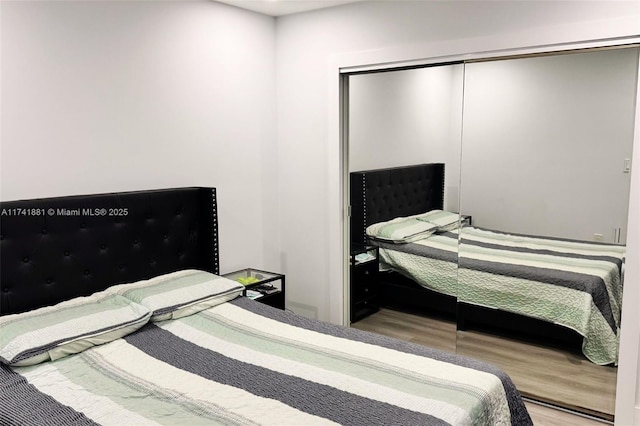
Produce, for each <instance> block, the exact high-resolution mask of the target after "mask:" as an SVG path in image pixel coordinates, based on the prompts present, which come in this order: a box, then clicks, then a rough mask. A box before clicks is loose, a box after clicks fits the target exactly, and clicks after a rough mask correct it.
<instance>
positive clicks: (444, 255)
mask: <svg viewBox="0 0 640 426" xmlns="http://www.w3.org/2000/svg"><path fill="white" fill-rule="evenodd" d="M462 83H463V65H462V64H447V65H441V66H434V67H426V68H419V69H406V70H398V71H387V72H378V73H365V74H358V75H351V76H349V81H348V86H349V90H348V98H349V118H348V128H349V150H348V160H349V161H348V164H349V172H350V175H351V180H350V183H351V185H350V192H351V216H352V220H351V236H350V251H351V256H350V298H351V302H350V307H351V322H352V326H354V327H357V328H361V329H365V330H369V331H374V332H378V333H383V334H387V335H389V336H392V337H397V338H400V339H403V340H410V341H413V342H416V343H420V344H424V345H428V346H431V347H434V348H437V349H441V350H446V351H450V352H454V351H455V339H456V331H455V330H456V321H455V310H456V296H455V294H456V288H457V240H458V237H457V234H453V233H451V234H449V235H447V236H446V237H445V236H444V235H443V236H441V237H439V238H441V241H438V242H437V247H432V246H429V245H422V243H424V242H426V241H427V240H418V239H415V240H413V239H411V238H410V239H411V244H395V243H394V242H392V241H386V242H385V240H380V241H379V243H378V244H376V246H375V247H370V246H369V245H368V243H367V239H366V232H367V230H366V228H367V227H368V226H369V225H371V224H373V223H378V222H381V221H389V220H393V219H394V218H396V217H406V216H412V215H416V214H420V213H425V211H427V210H433V209H445V210H449V211H458V198H459V191H458V187H459V181H460V143H461V128H462V121H461V119H462ZM416 223H417V225H418V226H421V225H422V224H423V223H422V222H418V221H416ZM424 225H426V223H424ZM414 231H415V230H412V231H411V232H414ZM401 234H402V230H397V232H395V234H394V235H389V238H390V239H391V240H393V239H394V238H395V239H398V238H399V239H401V240H402V238H403V237H406V235H405V236H403V235H401ZM410 237H413V236H410ZM428 241H429V242H430V241H431V239H430V240H428ZM414 250H418V252H419V251H430V252H433V251H438V253H439V257H438V258H437V259H435V260H433V259H432V260H428V261H427V263H428V265H427V266H428V271H427V272H425V271H424V270H423V269H421V267H420V265H419V263H420V261H421V259H424V258H422V257H421V256H419V253H415V252H414ZM416 262H417V263H418V265H417V266H418V267H417V268H416ZM380 267H381V268H380ZM390 268H392V269H393V271H391V270H389V269H390ZM379 269H382V271H380V272H378V270H379Z"/></svg>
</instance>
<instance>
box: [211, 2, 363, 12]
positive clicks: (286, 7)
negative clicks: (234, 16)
mask: <svg viewBox="0 0 640 426" xmlns="http://www.w3.org/2000/svg"><path fill="white" fill-rule="evenodd" d="M215 1H219V2H220V3H226V4H230V5H232V6H236V7H240V8H242V9H248V10H252V11H254V12H259V13H263V14H265V15H271V16H282V15H289V14H292V13H299V12H306V11H309V10H315V9H323V8H325V7H332V6H338V5H341V4H346V3H356V2H358V1H363V0H215Z"/></svg>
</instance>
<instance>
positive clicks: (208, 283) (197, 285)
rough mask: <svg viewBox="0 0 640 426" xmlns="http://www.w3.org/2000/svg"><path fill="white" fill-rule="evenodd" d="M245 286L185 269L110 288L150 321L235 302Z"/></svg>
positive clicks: (182, 315)
mask: <svg viewBox="0 0 640 426" xmlns="http://www.w3.org/2000/svg"><path fill="white" fill-rule="evenodd" d="M243 290H244V286H243V285H241V284H239V283H237V282H236V281H232V280H230V279H228V278H224V277H220V276H218V275H214V274H211V273H209V272H205V271H198V270H195V269H187V270H183V271H178V272H172V273H170V274H166V275H160V276H158V277H155V278H151V279H149V280H144V281H138V282H135V283H131V284H121V285H117V286H113V287H110V288H109V289H108V290H107V291H109V292H112V293H115V294H120V295H122V296H124V297H126V298H127V299H129V300H131V301H133V302H135V303H139V304H140V305H142V306H144V307H146V308H147V309H149V310H150V311H151V321H153V322H156V321H163V320H167V319H173V318H181V317H185V316H188V315H192V314H195V313H196V312H200V311H202V310H204V309H208V308H211V307H213V306H216V305H219V304H221V303H224V302H227V301H229V300H232V299H235V298H236V297H237V296H239V295H240V294H241V293H242V291H243Z"/></svg>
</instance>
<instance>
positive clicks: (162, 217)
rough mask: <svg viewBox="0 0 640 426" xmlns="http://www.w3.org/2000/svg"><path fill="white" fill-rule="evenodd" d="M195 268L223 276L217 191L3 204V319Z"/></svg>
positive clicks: (0, 307)
mask: <svg viewBox="0 0 640 426" xmlns="http://www.w3.org/2000/svg"><path fill="white" fill-rule="evenodd" d="M188 268H195V269H202V270H206V271H209V272H213V273H216V274H217V273H218V272H219V257H218V214H217V200H216V190H215V188H200V187H192V188H175V189H160V190H148V191H136V192H119V193H110V194H97V195H81V196H71V197H56V198H41V199H33V200H22V201H5V202H0V315H7V314H10V313H18V312H24V311H27V310H31V309H35V308H38V307H42V306H47V305H52V304H55V303H58V302H61V301H63V300H67V299H71V298H73V297H78V296H86V295H89V294H91V293H94V292H96V291H100V290H103V289H105V288H107V287H109V286H111V285H114V284H120V283H126V282H133V281H138V280H142V279H147V278H151V277H153V276H157V275H161V274H165V273H169V272H173V271H176V270H180V269H188Z"/></svg>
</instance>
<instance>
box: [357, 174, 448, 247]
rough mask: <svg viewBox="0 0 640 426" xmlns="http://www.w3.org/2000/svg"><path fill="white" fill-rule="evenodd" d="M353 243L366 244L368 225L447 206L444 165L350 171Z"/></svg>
mask: <svg viewBox="0 0 640 426" xmlns="http://www.w3.org/2000/svg"><path fill="white" fill-rule="evenodd" d="M350 200H351V242H354V243H360V244H364V243H365V242H366V233H365V230H366V228H367V226H369V225H371V224H373V223H377V222H382V221H386V220H390V219H393V218H395V217H400V216H410V215H414V214H419V213H424V212H427V211H429V210H433V209H442V208H443V205H444V164H442V163H431V164H418V165H413V166H405V167H393V168H388V169H376V170H364V171H360V172H352V173H350Z"/></svg>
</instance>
